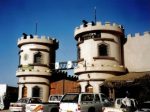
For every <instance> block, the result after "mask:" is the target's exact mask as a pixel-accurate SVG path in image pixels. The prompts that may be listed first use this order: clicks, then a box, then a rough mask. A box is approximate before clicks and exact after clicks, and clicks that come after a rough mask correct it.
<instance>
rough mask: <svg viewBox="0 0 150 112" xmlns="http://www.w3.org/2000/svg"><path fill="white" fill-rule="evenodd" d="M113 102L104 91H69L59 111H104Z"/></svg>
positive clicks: (62, 100)
mask: <svg viewBox="0 0 150 112" xmlns="http://www.w3.org/2000/svg"><path fill="white" fill-rule="evenodd" d="M111 105H112V103H111V102H110V101H109V99H108V98H107V97H106V95H104V94H103V93H67V94H65V95H64V96H63V98H62V99H61V101H60V105H59V112H80V111H83V112H102V107H103V106H111Z"/></svg>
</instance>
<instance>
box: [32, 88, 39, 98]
mask: <svg viewBox="0 0 150 112" xmlns="http://www.w3.org/2000/svg"><path fill="white" fill-rule="evenodd" d="M32 97H40V88H39V87H38V86H35V87H33V88H32Z"/></svg>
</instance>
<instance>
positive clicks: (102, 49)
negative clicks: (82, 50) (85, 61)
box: [98, 43, 108, 56]
mask: <svg viewBox="0 0 150 112" xmlns="http://www.w3.org/2000/svg"><path fill="white" fill-rule="evenodd" d="M98 53H99V56H108V45H107V44H104V43H103V44H100V45H99V46H98Z"/></svg>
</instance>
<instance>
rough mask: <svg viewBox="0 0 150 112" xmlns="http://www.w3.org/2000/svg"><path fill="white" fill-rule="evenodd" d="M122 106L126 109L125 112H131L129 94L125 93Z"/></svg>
mask: <svg viewBox="0 0 150 112" xmlns="http://www.w3.org/2000/svg"><path fill="white" fill-rule="evenodd" d="M122 104H123V105H124V106H125V108H126V109H127V112H133V111H132V102H131V99H130V98H129V92H128V91H127V92H126V97H125V98H123V99H122Z"/></svg>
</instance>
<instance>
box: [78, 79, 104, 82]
mask: <svg viewBox="0 0 150 112" xmlns="http://www.w3.org/2000/svg"><path fill="white" fill-rule="evenodd" d="M85 81H105V79H89V80H84V79H82V80H78V82H85Z"/></svg>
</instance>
